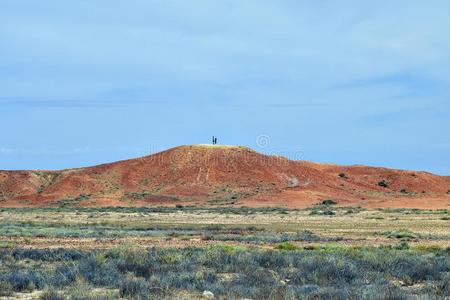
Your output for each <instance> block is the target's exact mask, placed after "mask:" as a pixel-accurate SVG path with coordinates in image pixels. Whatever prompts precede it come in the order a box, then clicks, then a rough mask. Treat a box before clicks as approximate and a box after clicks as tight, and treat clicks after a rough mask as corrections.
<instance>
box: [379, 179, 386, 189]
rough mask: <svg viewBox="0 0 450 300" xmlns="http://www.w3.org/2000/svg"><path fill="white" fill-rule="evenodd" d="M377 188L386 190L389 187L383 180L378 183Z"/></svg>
mask: <svg viewBox="0 0 450 300" xmlns="http://www.w3.org/2000/svg"><path fill="white" fill-rule="evenodd" d="M378 186H381V187H384V188H387V187H389V183H388V182H387V181H386V180H384V179H383V180H381V181H380V182H378Z"/></svg>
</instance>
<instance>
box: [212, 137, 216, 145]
mask: <svg viewBox="0 0 450 300" xmlns="http://www.w3.org/2000/svg"><path fill="white" fill-rule="evenodd" d="M212 144H213V145H215V144H216V138H215V137H214V136H213V137H212Z"/></svg>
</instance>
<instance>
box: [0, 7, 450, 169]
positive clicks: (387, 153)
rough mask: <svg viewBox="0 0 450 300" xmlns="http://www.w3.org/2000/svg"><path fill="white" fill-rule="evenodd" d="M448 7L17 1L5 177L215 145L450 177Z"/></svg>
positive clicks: (0, 13) (5, 81) (6, 31)
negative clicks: (15, 171) (14, 172)
mask: <svg viewBox="0 0 450 300" xmlns="http://www.w3.org/2000/svg"><path fill="white" fill-rule="evenodd" d="M449 11H450V2H449V1H444V0H442V1H433V0H431V1H401V0H398V1H384V0H383V1H376V2H373V1H372V2H369V1H335V0H334V1H327V0H323V1H298V0H296V1H294V0H292V1H291V0H284V1H266V0H254V1H252V0H246V1H220V0H217V1H207V0H203V1H197V0H192V1H184V0H179V1H170V0H162V1H151V0H127V1H111V0H78V1H57V0H54V1H50V0H40V1H34V0H29V1H25V0H2V1H1V2H0V128H2V133H1V136H0V169H29V168H32V169H59V168H67V167H80V166H87V165H92V164H97V163H103V162H109V161H114V160H119V159H125V158H132V157H136V156H142V155H145V154H148V153H152V152H155V151H158V150H162V149H165V148H168V147H172V146H176V145H180V144H195V143H208V142H210V138H211V136H212V135H216V136H218V137H219V142H220V143H224V144H239V145H248V146H250V147H252V148H254V149H255V150H257V151H261V152H265V153H277V154H283V155H286V156H289V157H291V158H296V159H307V160H313V161H318V162H334V163H338V164H367V165H376V166H387V167H393V168H404V169H418V170H427V171H431V172H435V173H439V174H444V175H450V38H449V37H448V33H449V32H450V18H448V12H449ZM259 136H263V137H266V136H267V137H269V143H268V145H266V146H265V147H263V145H260V144H258V142H257V141H258V137H259Z"/></svg>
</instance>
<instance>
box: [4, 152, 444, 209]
mask: <svg viewBox="0 0 450 300" xmlns="http://www.w3.org/2000/svg"><path fill="white" fill-rule="evenodd" d="M382 181H384V182H385V183H386V184H387V186H386V187H383V186H380V185H379V183H380V182H382ZM449 193H450V177H443V176H437V175H433V174H430V173H425V172H413V171H401V170H392V169H385V168H372V167H365V166H335V165H324V164H315V163H311V162H305V161H290V160H287V159H285V158H282V157H277V156H266V155H263V154H260V153H257V152H255V151H253V150H251V149H248V148H245V147H236V146H210V145H193V146H181V147H177V148H173V149H169V150H167V151H164V152H160V153H157V154H154V155H150V156H147V157H142V158H138V159H132V160H126V161H120V162H116V163H111V164H105V165H99V166H94V167H89V168H81V169H70V170H62V171H0V207H43V206H64V205H66V206H142V205H175V204H185V205H186V204H193V205H197V204H209V205H248V206H284V207H306V206H310V205H312V204H315V203H318V202H321V201H322V200H324V199H333V200H335V201H337V202H338V203H339V204H340V205H359V206H364V207H415V208H434V209H436V208H443V209H448V208H450V194H449Z"/></svg>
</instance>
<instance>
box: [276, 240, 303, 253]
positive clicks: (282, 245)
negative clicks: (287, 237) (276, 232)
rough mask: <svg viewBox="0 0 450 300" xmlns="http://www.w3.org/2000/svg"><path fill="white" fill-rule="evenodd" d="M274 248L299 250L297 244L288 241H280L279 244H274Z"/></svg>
mask: <svg viewBox="0 0 450 300" xmlns="http://www.w3.org/2000/svg"><path fill="white" fill-rule="evenodd" d="M275 249H277V250H288V251H294V250H300V249H301V248H300V247H298V246H297V245H294V244H292V243H290V242H284V243H280V244H278V245H276V246H275Z"/></svg>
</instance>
